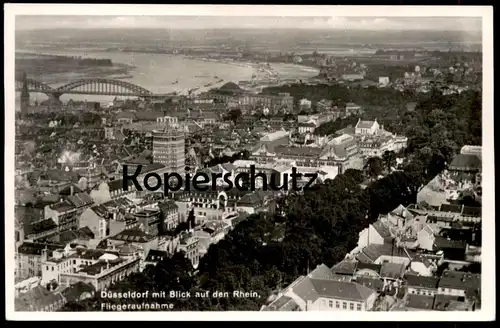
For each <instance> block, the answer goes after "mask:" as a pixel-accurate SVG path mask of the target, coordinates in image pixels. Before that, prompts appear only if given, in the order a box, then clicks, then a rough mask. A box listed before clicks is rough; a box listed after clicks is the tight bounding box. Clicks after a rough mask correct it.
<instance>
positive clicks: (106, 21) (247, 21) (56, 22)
mask: <svg viewBox="0 0 500 328" xmlns="http://www.w3.org/2000/svg"><path fill="white" fill-rule="evenodd" d="M15 20H16V21H15V25H16V30H37V29H57V28H85V29H88V28H165V29H171V28H176V29H204V28H206V29H209V28H260V29H272V28H304V29H341V30H441V31H470V32H478V31H481V18H475V17H291V16H288V17H269V16H267V17H249V16H240V17H236V16H219V17H214V16H69V15H65V16H40V15H37V16H19V15H18V16H16V18H15Z"/></svg>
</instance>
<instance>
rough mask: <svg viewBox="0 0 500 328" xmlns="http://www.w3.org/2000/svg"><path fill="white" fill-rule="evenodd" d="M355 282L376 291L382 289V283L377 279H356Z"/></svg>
mask: <svg viewBox="0 0 500 328" xmlns="http://www.w3.org/2000/svg"><path fill="white" fill-rule="evenodd" d="M356 282H357V283H358V284H360V285H363V286H365V287H367V288H370V289H373V290H376V291H381V290H383V289H384V281H383V280H381V279H378V278H371V277H362V276H360V277H356Z"/></svg>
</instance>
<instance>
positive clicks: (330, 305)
mask: <svg viewBox="0 0 500 328" xmlns="http://www.w3.org/2000/svg"><path fill="white" fill-rule="evenodd" d="M328 306H329V307H331V308H332V307H333V301H332V300H329V301H328Z"/></svg>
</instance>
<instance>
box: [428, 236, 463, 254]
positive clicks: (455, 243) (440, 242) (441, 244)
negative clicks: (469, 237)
mask: <svg viewBox="0 0 500 328" xmlns="http://www.w3.org/2000/svg"><path fill="white" fill-rule="evenodd" d="M434 246H435V247H436V249H438V250H439V249H451V248H453V249H460V250H464V252H465V249H466V248H467V243H466V242H465V241H461V240H451V239H448V238H445V237H442V236H436V239H435V240H434Z"/></svg>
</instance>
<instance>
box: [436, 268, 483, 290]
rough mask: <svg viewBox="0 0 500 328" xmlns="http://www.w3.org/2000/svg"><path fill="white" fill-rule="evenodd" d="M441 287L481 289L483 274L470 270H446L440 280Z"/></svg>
mask: <svg viewBox="0 0 500 328" xmlns="http://www.w3.org/2000/svg"><path fill="white" fill-rule="evenodd" d="M438 287H439V288H454V289H462V290H467V289H480V288H481V275H480V274H474V273H469V272H460V271H451V270H446V271H445V272H443V274H442V275H441V279H440V280H439V285H438Z"/></svg>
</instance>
